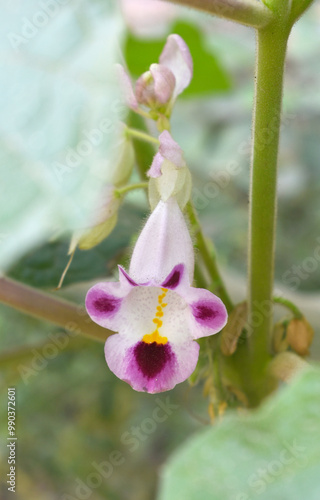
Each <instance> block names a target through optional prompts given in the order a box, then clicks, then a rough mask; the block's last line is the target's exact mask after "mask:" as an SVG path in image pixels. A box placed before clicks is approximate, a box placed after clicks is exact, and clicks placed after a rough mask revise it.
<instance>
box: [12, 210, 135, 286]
mask: <svg viewBox="0 0 320 500" xmlns="http://www.w3.org/2000/svg"><path fill="white" fill-rule="evenodd" d="M144 215H145V214H144V212H143V211H142V210H141V209H138V208H136V207H135V206H132V205H129V204H126V205H124V206H123V207H122V209H121V210H120V217H119V222H118V225H117V226H116V228H115V229H114V231H113V232H112V233H111V235H110V236H109V237H108V238H107V239H106V240H104V241H103V242H102V243H100V244H99V245H98V246H96V247H94V248H92V249H91V250H77V251H76V253H75V256H74V258H73V261H72V264H71V266H70V268H69V270H68V272H67V275H66V277H65V280H64V286H65V285H71V284H72V283H78V282H81V281H89V280H93V279H95V278H98V277H99V276H107V275H108V274H110V273H111V272H112V271H113V269H114V267H115V265H116V263H117V262H116V261H117V259H118V258H119V257H120V256H121V254H123V253H124V252H125V251H126V250H127V248H128V246H129V245H130V243H131V238H132V237H133V235H134V234H135V232H136V231H138V229H139V228H140V226H141V220H142V219H143V217H144ZM68 248H69V242H66V241H55V242H52V243H47V244H45V245H42V246H41V247H38V248H36V249H35V250H32V251H31V252H29V253H28V254H27V255H25V256H24V257H23V258H22V259H20V261H19V262H17V263H16V264H15V265H14V266H13V267H12V268H11V269H10V270H9V272H8V276H10V277H11V278H14V279H16V280H19V281H22V282H23V283H26V284H27V285H31V286H34V287H37V288H55V287H56V286H57V285H58V283H59V280H60V277H61V274H62V272H63V270H64V268H65V266H66V263H67V261H68V257H67V253H68Z"/></svg>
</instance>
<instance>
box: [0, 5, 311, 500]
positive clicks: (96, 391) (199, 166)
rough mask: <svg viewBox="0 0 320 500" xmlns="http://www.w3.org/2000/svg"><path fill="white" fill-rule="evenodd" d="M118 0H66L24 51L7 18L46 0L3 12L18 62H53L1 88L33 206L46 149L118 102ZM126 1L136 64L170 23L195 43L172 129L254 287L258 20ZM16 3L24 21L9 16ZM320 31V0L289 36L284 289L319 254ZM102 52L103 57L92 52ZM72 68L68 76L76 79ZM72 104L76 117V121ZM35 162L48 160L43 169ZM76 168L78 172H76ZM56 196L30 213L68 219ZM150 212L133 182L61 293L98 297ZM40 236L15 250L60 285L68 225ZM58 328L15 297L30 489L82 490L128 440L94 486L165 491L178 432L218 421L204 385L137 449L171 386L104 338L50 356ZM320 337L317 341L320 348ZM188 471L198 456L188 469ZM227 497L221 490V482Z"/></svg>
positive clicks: (232, 283) (130, 493) (149, 494)
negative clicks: (100, 283) (97, 283)
mask: <svg viewBox="0 0 320 500" xmlns="http://www.w3.org/2000/svg"><path fill="white" fill-rule="evenodd" d="M107 3H108V2H106V1H104V0H91V1H89V0H82V1H79V2H74V1H72V0H70V1H69V2H66V1H64V2H61V5H60V4H59V2H58V0H57V1H56V4H57V5H59V8H58V9H57V10H56V13H55V14H54V15H52V16H51V17H50V20H49V22H48V23H47V24H46V25H44V26H43V27H42V28H39V29H38V31H37V33H36V35H35V36H34V37H33V38H32V39H30V40H29V41H28V43H26V44H24V45H23V46H21V47H20V48H19V50H14V49H13V48H12V47H9V45H8V32H9V31H10V30H11V31H16V32H17V33H18V32H19V29H21V26H22V24H23V22H24V21H23V19H24V18H25V17H27V18H28V19H32V17H33V16H34V15H35V14H36V13H37V12H38V11H39V10H41V9H42V7H41V5H40V4H38V3H37V2H30V3H29V4H28V11H25V10H23V9H24V8H25V7H23V8H22V3H21V2H19V1H15V2H10V8H9V10H8V9H7V10H6V11H5V12H6V13H5V14H4V15H3V16H2V21H1V34H2V41H3V42H4V44H5V45H7V47H6V48H7V49H8V47H9V51H8V53H9V56H12V58H13V59H14V61H15V62H14V64H20V62H21V61H22V63H23V65H24V66H25V67H26V68H28V71H29V69H30V68H32V69H34V68H35V67H36V68H37V71H39V72H40V73H41V75H44V76H42V77H41V78H42V79H43V81H42V85H43V87H44V88H45V91H46V92H45V94H44V95H42V94H40V93H39V88H38V84H37V80H36V79H35V77H34V76H32V75H31V76H30V75H29V81H28V74H27V73H28V71H27V73H25V72H22V73H21V75H20V76H19V75H18V73H13V74H12V75H11V78H12V77H14V80H15V81H14V82H13V81H12V82H11V83H12V84H13V83H14V84H16V85H19V89H20V90H19V96H20V97H19V99H17V94H14V95H12V94H10V92H9V91H10V85H8V80H9V76H8V80H6V82H4V83H3V84H4V86H5V87H4V88H7V90H6V92H7V95H6V94H5V93H2V99H3V100H4V101H8V102H10V106H9V110H10V109H12V108H16V109H18V111H19V113H21V120H22V118H23V117H22V114H23V113H22V112H23V110H24V109H25V113H24V114H23V116H24V118H23V120H24V121H23V124H22V125H23V126H22V125H21V127H19V126H15V127H14V126H12V127H11V126H10V124H9V123H8V122H6V121H5V120H2V123H1V127H2V128H3V132H2V131H1V135H0V140H1V143H2V144H1V151H2V153H1V155H2V157H3V158H2V161H3V162H4V165H5V168H6V169H7V170H8V172H10V171H11V172H15V170H14V168H15V167H16V166H17V168H18V167H19V162H20V164H21V161H22V163H23V165H24V168H23V169H22V174H20V176H19V178H17V177H16V178H15V177H14V175H13V174H12V178H10V183H11V184H14V185H15V186H16V196H17V197H22V198H21V199H22V201H23V203H25V204H26V206H29V204H28V200H29V201H30V200H32V197H33V196H34V194H33V193H32V192H30V190H29V184H28V176H29V175H30V171H31V170H30V169H31V167H32V166H33V165H34V161H36V162H37V161H39V159H40V160H41V161H43V162H44V163H46V164H47V165H52V162H53V161H55V160H56V159H57V157H59V155H60V156H61V157H63V155H64V154H65V151H66V148H68V147H71V148H72V147H74V146H75V145H77V144H78V143H79V142H80V141H81V139H83V131H84V130H87V129H88V130H90V129H92V128H94V127H96V126H97V124H98V123H99V120H100V119H101V117H102V116H105V114H106V110H107V112H108V102H105V101H104V93H105V91H106V89H104V81H103V78H104V77H103V76H102V77H101V74H102V75H104V71H102V70H103V65H104V64H107V60H106V55H105V52H104V45H105V44H106V43H107V39H108V30H109V29H110V22H111V21H110V16H109V11H108V8H106V4H107ZM62 4H63V5H62ZM121 7H122V10H123V19H124V21H125V32H124V40H123V42H124V44H123V47H124V50H123V53H124V56H123V57H124V60H126V62H127V65H128V67H129V69H130V71H131V73H132V75H133V77H136V76H138V75H139V74H140V73H141V72H143V71H145V70H147V69H148V67H149V65H150V64H151V63H152V62H155V61H157V59H158V56H159V54H160V51H161V48H162V46H163V44H164V40H165V38H166V36H167V35H168V34H169V33H170V32H177V33H179V34H181V35H182V36H183V37H184V38H185V40H186V42H187V43H188V45H189V47H190V50H191V53H192V56H193V59H194V65H195V75H194V79H193V82H192V84H191V85H190V87H189V88H188V89H187V91H186V92H185V93H184V94H183V95H182V96H181V98H180V99H179V101H178V102H177V104H176V108H175V111H174V113H173V117H172V134H173V137H174V139H175V140H176V141H177V142H178V143H179V144H180V145H181V147H182V148H183V150H184V151H185V157H186V159H187V162H188V165H189V167H190V168H191V170H192V173H193V179H194V193H193V196H194V201H195V204H196V207H197V208H198V211H199V215H200V219H201V222H202V223H203V227H204V230H205V232H206V234H207V235H208V236H210V237H211V238H212V239H213V241H214V243H215V246H216V249H217V252H218V258H219V263H220V265H221V266H222V269H223V270H224V274H225V276H226V279H227V282H228V284H229V288H230V292H231V294H232V295H233V296H234V297H235V299H241V298H243V294H244V286H245V281H244V280H245V278H244V277H245V272H246V245H247V241H246V234H247V224H248V221H247V208H248V186H249V156H250V132H251V109H252V99H253V88H254V78H253V74H254V53H255V45H254V33H253V31H251V30H249V29H247V28H245V27H241V26H238V25H236V24H233V23H229V22H224V21H222V20H219V19H213V18H211V17H209V16H206V15H203V14H198V13H195V12H192V11H190V10H187V9H182V8H178V7H173V6H171V5H169V4H165V3H162V2H156V1H154V2H148V1H146V2H145V1H143V0H137V1H135V0H126V1H123V2H121ZM9 11H10V12H9ZM6 16H7V19H8V20H6ZM12 17H14V18H15V23H16V24H15V27H14V28H12V29H11V28H10V29H9V26H10V23H9V21H10V22H11V19H12ZM7 23H9V24H7ZM59 33H63V36H60V35H59ZM98 34H99V36H98ZM109 35H110V33H109ZM310 35H312V36H310ZM96 36H97V39H98V42H97V43H95V40H96V38H95V37H96ZM319 39H320V9H319V5H318V4H316V3H315V4H314V5H313V6H312V8H311V9H310V10H309V11H308V12H307V14H306V15H305V16H304V18H303V19H302V20H301V21H300V22H299V23H298V24H297V26H296V27H295V28H294V30H293V33H292V36H291V38H290V41H289V49H288V61H287V71H286V81H285V94H284V126H283V130H282V138H281V151H280V161H279V164H280V168H279V188H278V191H279V209H278V215H279V218H278V234H277V253H276V280H277V284H278V285H279V286H280V288H281V287H283V286H284V285H285V283H284V280H283V274H284V273H285V272H286V271H288V270H290V269H291V267H292V266H293V265H301V264H302V263H303V261H304V259H306V258H307V257H312V256H313V255H314V252H315V250H316V249H317V248H318V247H319V245H320V241H317V240H316V238H319V236H320V234H319V230H318V227H319V216H320V197H319V184H320V176H319V157H320V154H319V153H320V143H319V135H320V96H319V85H320V66H319V58H320V44H319V43H317V41H318V40H319ZM119 47H120V44H119ZM119 52H120V50H119ZM40 55H41V57H40ZM82 55H83V59H82ZM120 57H121V56H120ZM79 60H80V61H81V64H80V63H79ZM92 60H95V61H98V64H95V65H93V66H90V65H89V62H90V61H92ZM77 64H80V66H81V67H82V70H81V71H82V74H83V76H84V77H85V87H86V95H85V96H83V95H82V94H81V92H80V94H81V95H80V100H77V99H75V91H74V88H75V87H74V86H76V85H77V84H78V82H77V74H72V72H71V73H70V72H69V73H68V71H69V70H70V68H72V67H73V65H75V67H77ZM86 64H88V66H86ZM83 65H84V66H83ZM30 71H31V69H30ZM101 71H102V73H101ZM57 72H58V74H59V75H60V76H61V78H62V81H61V84H59V85H58V86H54V85H53V86H52V88H51V87H50V84H49V81H50V78H51V79H52V78H53V77H54V75H57ZM67 73H68V86H67V84H66V83H65V75H66V74H67ZM5 74H6V75H7V73H5ZM2 78H4V77H2ZM101 78H102V79H101ZM16 80H17V81H16ZM70 82H71V84H70ZM70 85H71V86H70ZM40 97H41V98H40ZM53 98H54V99H53ZM107 101H108V98H107ZM49 103H51V104H50V107H49V108H48V106H49ZM48 117H50V121H49V122H50V127H48ZM66 117H69V118H70V119H68V120H67V121H66ZM61 124H64V127H63V128H61ZM31 132H32V133H31ZM29 136H30V137H29ZM61 137H63V138H64V140H63V141H61ZM8 139H10V148H9V153H10V154H8V148H7V145H8ZM13 139H14V141H13ZM16 144H29V147H30V148H31V149H30V150H29V152H30V151H31V152H32V161H31V160H30V157H29V155H27V154H25V153H23V150H22V153H21V151H20V150H19V149H18V150H17V148H16V146H15V145H16ZM17 154H19V155H20V154H22V155H24V156H23V158H22V160H19V159H17V158H16V155H17ZM104 155H106V156H107V155H108V149H107V146H106V145H105V144H102V146H101V148H98V150H97V149H94V150H93V153H92V154H90V155H89V156H88V157H86V159H85V161H84V163H83V165H82V167H81V168H82V169H85V168H86V166H88V165H89V166H90V168H91V166H92V165H95V164H96V163H97V162H98V163H99V164H100V163H101V161H104V160H103V158H104ZM230 162H235V163H236V164H237V165H238V166H239V169H238V170H239V173H238V174H237V175H229V177H228V174H227V176H226V172H228V165H229V164H230ZM106 168H108V159H107V158H106ZM34 172H36V173H35V175H37V172H38V170H36V171H34ZM51 174H52V172H51ZM70 177H71V178H72V179H71V180H72V183H73V182H74V183H75V185H76V181H75V180H74V177H73V176H72V175H71V176H70ZM72 183H71V184H72ZM47 184H48V180H47ZM49 184H50V182H49ZM73 187H74V186H73ZM55 189H56V188H55ZM68 189H69V188H68ZM68 189H66V191H65V192H64V195H63V196H64V197H65V199H66V204H65V205H64V207H63V210H67V207H68V203H67V201H68V200H67V198H68V193H69V192H70V191H68ZM25 197H26V198H25ZM53 199H54V198H53ZM33 208H34V207H33ZM52 208H53V206H52V205H51V208H50V210H51V212H50V210H49V211H48V210H47V209H46V208H45V207H41V204H40V205H37V213H36V214H35V212H30V213H31V214H34V219H32V218H31V219H30V220H31V226H32V225H37V224H40V223H41V220H43V218H45V219H46V223H45V226H46V228H47V229H48V228H49V229H50V230H53V229H57V228H58V227H59V221H61V219H62V218H63V217H60V218H58V219H57V218H54V217H52V219H50V214H52ZM147 212H148V206H147V202H146V198H145V195H144V193H132V194H130V195H128V197H127V198H126V202H125V204H124V206H123V208H122V210H121V212H120V217H119V223H118V226H117V227H116V229H115V230H114V232H113V233H112V234H111V236H110V237H109V238H108V239H107V240H105V241H104V242H102V243H101V244H100V245H99V246H98V247H96V248H94V249H92V250H89V251H87V252H81V251H77V252H76V254H75V258H74V261H73V263H72V266H71V268H70V270H69V272H68V274H67V277H66V280H65V286H64V288H63V289H62V290H61V291H60V292H57V293H59V294H60V295H61V296H65V297H68V298H71V299H73V300H75V301H78V302H79V303H83V299H84V296H85V293H86V290H87V289H88V287H89V286H90V284H91V282H92V281H94V280H97V279H98V278H101V277H107V276H109V277H110V276H113V275H114V273H115V272H116V265H117V264H118V263H123V264H124V265H126V263H127V262H128V256H129V254H130V248H131V247H132V243H133V241H134V238H135V236H136V233H137V231H138V230H139V228H140V227H141V225H142V221H143V219H144V218H145V216H146V214H147ZM10 215H11V214H10V212H9V211H8V213H7V212H6V216H7V221H8V224H7V225H6V226H5V227H3V228H2V229H1V234H0V237H1V238H2V239H3V238H4V237H5V236H6V235H7V233H8V232H10V223H9V222H10V219H9V216H10ZM12 215H13V214H12ZM48 218H49V220H48ZM32 221H33V222H32ZM21 223H22V224H23V223H24V220H23V219H22V222H21ZM26 229H29V225H27V227H26ZM30 230H31V229H30ZM32 231H33V229H32V230H31V233H32ZM32 234H33V233H32ZM47 234H48V231H47ZM38 240H39V239H37V238H33V240H32V241H33V242H36V243H34V247H33V248H31V246H32V245H31V243H30V241H29V244H28V249H23V251H21V250H20V252H19V259H18V260H16V261H15V262H13V263H12V265H11V267H10V269H9V272H8V274H9V276H11V277H14V278H15V279H18V280H21V281H23V282H24V283H28V284H31V285H32V286H35V287H39V288H42V289H45V290H50V291H52V290H53V289H54V288H55V286H56V285H57V283H58V281H59V278H60V275H61V272H62V270H63V269H64V266H65V264H66V261H67V257H66V253H67V248H68V242H69V236H68V235H67V234H65V233H63V235H61V234H60V235H59V236H58V237H55V238H54V239H53V240H52V241H49V242H46V243H40V241H38ZM319 267H320V263H319V265H318V266H317V267H316V269H315V270H314V271H313V272H310V273H308V275H307V278H305V279H301V280H300V283H299V287H298V289H297V290H296V291H295V293H296V296H297V297H298V303H300V302H299V301H300V300H301V308H302V310H303V311H304V312H308V313H310V314H311V316H312V317H310V321H311V322H312V323H313V326H314V327H315V328H317V329H318V333H319V326H318V325H319V319H320V318H319V306H318V304H319V298H320V295H319V285H320V273H319ZM304 307H305V309H304ZM57 332H60V334H61V331H60V330H57V328H56V327H54V326H52V325H49V324H45V323H43V322H40V321H38V320H35V319H31V318H28V317H26V316H24V315H22V314H20V313H17V312H15V311H13V310H10V309H8V308H5V307H3V306H1V307H0V335H1V347H2V354H1V357H0V362H1V365H2V368H3V369H2V371H1V374H0V383H1V393H2V404H1V427H0V429H1V435H2V436H6V388H7V386H8V385H10V386H12V385H15V386H16V387H17V400H18V422H17V423H18V431H17V432H18V434H17V435H18V440H19V442H18V465H19V470H18V492H17V494H16V498H17V499H18V500H20V499H21V500H37V499H39V500H40V499H41V500H59V499H63V498H64V497H63V495H67V494H69V495H71V498H73V497H74V498H77V497H76V486H77V480H78V479H80V480H82V481H84V482H86V480H87V477H88V475H89V474H90V473H92V472H94V468H93V465H92V462H97V463H100V462H102V461H104V460H108V456H109V454H110V453H111V452H112V451H114V450H120V451H121V452H122V453H123V456H124V458H125V460H124V463H123V464H122V465H121V466H119V467H115V468H114V472H113V473H112V474H111V476H110V477H109V478H108V479H107V480H104V481H103V483H102V484H101V485H100V486H99V487H97V488H94V489H93V490H92V491H91V493H90V495H89V496H87V497H85V498H93V499H95V500H100V499H101V500H102V499H104V500H105V499H108V500H113V499H114V500H120V499H121V500H127V499H128V500H129V499H130V500H135V499H137V500H147V499H150V498H154V495H155V492H156V488H157V486H156V485H157V479H158V471H159V467H161V466H162V464H163V463H164V462H165V460H166V459H167V457H168V456H169V455H170V454H171V452H172V451H173V450H175V449H176V448H177V447H178V445H179V444H181V443H183V442H184V441H185V440H186V439H187V438H188V437H189V436H190V435H192V434H193V433H195V432H196V431H197V430H199V429H201V428H203V427H204V425H205V424H207V423H208V421H209V418H208V416H207V408H206V405H207V403H206V401H205V400H204V399H203V398H202V394H201V387H199V386H198V387H196V388H189V387H188V384H187V383H184V384H182V385H180V386H178V387H177V388H175V390H174V391H172V392H170V393H169V398H170V402H172V404H175V405H178V406H179V408H177V409H175V410H174V411H172V415H169V416H168V418H167V419H166V420H165V421H164V422H163V423H159V424H158V425H157V427H156V429H155V431H154V432H152V433H151V434H150V435H148V436H147V437H146V434H144V437H146V439H145V440H140V441H139V446H138V448H137V450H136V451H134V452H130V449H129V447H128V446H127V445H125V444H123V443H122V442H121V436H122V435H123V433H124V432H132V431H131V429H132V427H133V426H138V427H141V425H142V423H143V422H144V419H146V418H148V417H150V416H152V413H153V411H154V409H155V408H156V406H157V397H158V396H151V395H146V394H138V393H135V392H134V391H132V389H131V388H130V387H129V386H127V385H126V384H125V383H123V382H121V381H119V380H118V379H116V377H115V376H114V375H113V374H112V373H111V372H110V371H109V370H108V368H107V367H106V364H105V361H104V355H103V346H102V345H101V344H96V343H93V342H90V341H87V340H80V339H79V338H72V339H70V341H69V343H68V345H67V347H65V348H63V349H60V350H59V355H57V356H54V357H53V358H52V359H49V358H48V357H47V356H46V354H45V353H46V346H48V344H52V335H56V334H57ZM317 338H318V337H317V336H316V341H315V344H314V348H313V356H314V357H315V358H317V359H319V356H320V344H319V342H318V341H317ZM27 346H34V351H33V352H32V353H31V354H30V353H28V354H27V355H26V356H25V357H23V353H20V354H21V356H20V357H19V359H18V360H16V361H15V362H13V363H11V364H8V363H7V362H6V359H7V358H6V356H7V353H8V352H11V350H12V349H16V348H19V349H20V348H21V349H22V348H24V347H27ZM41 359H42V362H41ZM41 363H42V364H41ZM22 366H23V367H27V368H28V367H29V368H31V369H32V370H33V371H32V372H30V376H28V377H27V379H26V380H25V381H24V380H23V377H22V375H21V370H22V368H21V367H22ZM19 367H20V368H19ZM165 398H166V395H162V396H161V395H160V399H161V400H164V401H165ZM292 425H294V423H293V424H292ZM260 431H261V430H260ZM260 431H259V430H258V431H257V432H260ZM6 459H7V450H6V448H5V447H4V448H3V449H2V450H1V454H0V468H1V473H2V474H1V480H2V483H1V485H0V497H1V499H3V500H5V499H7V498H10V496H9V495H10V492H8V491H7V486H6V478H5V474H6V470H7V464H6ZM183 470H184V469H183ZM184 473H185V472H184ZM187 474H192V471H190V469H187ZM318 493H319V492H318ZM251 494H252V491H251ZM72 495H73V497H72ZM87 495H88V493H87ZM318 497H319V495H318V496H317V497H315V496H310V497H308V498H318ZM164 498H166V499H167V498H170V497H168V496H167V497H164ZM172 498H176V497H172ZM194 498H199V495H198V497H196V496H195V497H194ZM212 498H213V497H212ZM214 498H216V497H214ZM217 498H219V500H220V499H221V498H222V496H220V497H217ZM225 498H227V496H226V497H225ZM228 498H229V497H228ZM232 498H233V497H232ZM250 498H255V497H254V496H252V497H250ZM259 498H262V497H259ZM263 498H264V497H263ZM266 498H267V497H266ZM273 498H279V500H280V498H281V499H282V498H284V497H280V496H279V497H276V496H273ZM69 500H70V499H69ZM239 500H240V498H239Z"/></svg>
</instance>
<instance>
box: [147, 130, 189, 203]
mask: <svg viewBox="0 0 320 500" xmlns="http://www.w3.org/2000/svg"><path fill="white" fill-rule="evenodd" d="M159 139H160V147H159V151H158V153H157V154H156V155H155V157H154V159H153V162H152V165H151V167H150V170H149V172H148V176H149V177H150V181H149V201H150V205H151V208H152V210H154V208H155V207H156V206H157V204H158V203H159V201H160V200H162V201H164V202H166V201H168V200H169V198H171V197H172V196H173V197H174V198H175V199H176V200H177V202H178V204H179V207H180V209H181V210H183V209H184V207H185V206H186V204H187V203H188V201H189V199H190V196H191V188H192V179H191V174H190V172H189V169H188V167H187V165H186V162H185V160H184V157H183V152H182V149H181V148H180V146H179V145H178V144H177V143H176V142H175V141H174V140H173V139H172V137H171V135H170V133H169V132H168V131H167V130H165V131H164V132H162V134H160V136H159Z"/></svg>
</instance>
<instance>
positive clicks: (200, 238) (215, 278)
mask: <svg viewBox="0 0 320 500" xmlns="http://www.w3.org/2000/svg"><path fill="white" fill-rule="evenodd" d="M187 214H188V217H189V221H190V224H191V227H192V230H193V232H194V236H195V239H196V245H197V247H198V250H199V252H200V254H201V257H202V259H203V262H204V264H205V266H206V269H207V271H208V273H209V275H210V278H211V280H212V282H213V284H214V291H215V292H216V294H217V295H218V296H219V297H220V299H221V300H222V301H223V303H224V305H225V306H226V308H227V311H228V312H230V311H232V309H233V304H232V301H231V299H230V297H229V294H228V292H227V290H226V288H225V286H224V283H223V280H222V277H221V275H220V273H219V270H218V266H217V262H216V260H215V258H214V255H213V253H212V252H211V251H210V249H209V246H208V244H207V242H206V239H205V237H204V234H203V232H202V228H201V225H200V222H199V219H198V216H197V214H196V211H195V209H194V206H193V205H192V203H191V202H189V203H188V205H187Z"/></svg>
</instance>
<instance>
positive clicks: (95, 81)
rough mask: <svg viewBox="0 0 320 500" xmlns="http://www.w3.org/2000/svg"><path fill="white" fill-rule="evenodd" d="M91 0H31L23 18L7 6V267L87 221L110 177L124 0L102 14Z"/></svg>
mask: <svg viewBox="0 0 320 500" xmlns="http://www.w3.org/2000/svg"><path fill="white" fill-rule="evenodd" d="M65 3H66V2H64V4H65ZM68 3H70V2H68ZM95 3H96V2H80V4H81V5H80V4H79V5H78V4H77V5H76V6H75V8H73V7H72V6H71V4H70V5H63V6H62V5H59V2H55V4H56V5H55V6H54V12H53V11H52V5H51V4H50V5H51V6H50V8H49V7H48V9H47V8H46V7H45V6H44V7H41V6H39V2H38V1H37V0H30V1H28V2H24V3H23V4H21V9H20V12H19V16H17V15H16V14H15V13H14V11H13V10H12V9H11V8H10V7H5V6H4V12H2V19H3V24H4V26H6V32H5V34H4V36H2V37H1V40H0V50H1V54H2V55H3V71H2V72H1V75H0V106H1V115H0V130H1V132H0V178H1V185H0V204H1V207H0V243H1V245H0V268H1V269H5V270H7V269H8V268H9V267H10V266H11V265H12V264H13V262H15V260H17V259H18V258H20V257H21V256H22V255H23V254H24V253H25V252H26V251H28V250H30V249H31V248H33V247H34V246H35V244H41V243H43V242H44V241H46V240H48V239H49V238H50V237H51V236H52V235H53V234H54V233H55V232H56V231H57V230H58V231H63V230H66V229H75V228H77V227H83V226H85V225H86V224H87V223H88V219H89V214H90V208H91V207H94V204H95V202H96V198H97V192H98V191H99V189H100V188H101V185H102V183H103V181H104V182H106V178H108V175H109V172H108V170H109V169H111V166H112V162H111V165H110V166H109V165H108V161H110V160H111V158H110V156H111V152H112V151H113V149H114V148H115V137H116V135H117V124H118V121H119V113H120V107H119V98H120V95H119V94H120V92H119V88H118V85H117V84H116V82H115V81H114V80H115V78H113V77H112V75H113V65H114V62H115V61H116V59H117V54H118V46H119V41H120V39H121V36H122V23H121V16H120V13H119V6H118V5H117V4H118V2H114V0H105V1H104V2H103V4H102V2H101V6H100V8H99V15H98V16H96V15H94V11H95V9H96V8H97V6H96V7H95V6H94V5H93V4H95ZM84 4H87V5H84ZM39 9H40V10H39ZM39 16H40V17H41V19H43V18H44V19H45V22H44V23H43V22H42V24H41V26H40V24H38V21H37V19H38V18H39V19H40V17H39ZM51 21H52V22H51Z"/></svg>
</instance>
